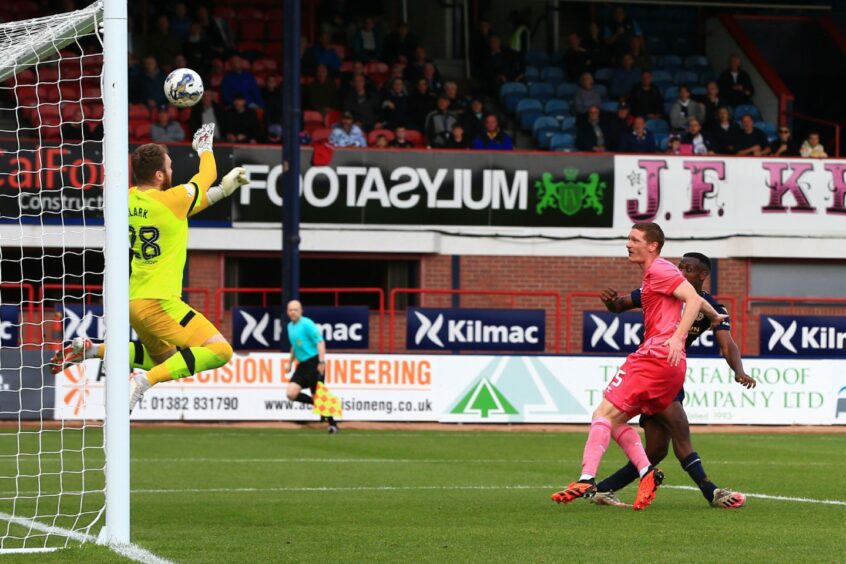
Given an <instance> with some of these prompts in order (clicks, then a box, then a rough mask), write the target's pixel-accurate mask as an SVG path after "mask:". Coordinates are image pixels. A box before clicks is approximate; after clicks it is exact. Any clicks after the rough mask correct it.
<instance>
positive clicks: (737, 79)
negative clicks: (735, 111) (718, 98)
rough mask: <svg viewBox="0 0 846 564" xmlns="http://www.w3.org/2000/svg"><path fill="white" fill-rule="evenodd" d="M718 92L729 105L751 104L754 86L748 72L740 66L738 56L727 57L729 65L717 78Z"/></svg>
mask: <svg viewBox="0 0 846 564" xmlns="http://www.w3.org/2000/svg"><path fill="white" fill-rule="evenodd" d="M718 83H719V85H720V92H721V93H722V94H723V97H724V98H725V101H726V103H727V104H728V105H729V106H732V107H737V106H739V105H741V104H751V103H752V96H753V95H754V94H755V87H754V86H753V85H752V79H751V78H750V77H749V73H748V72H746V71H745V70H743V69H742V68H740V57H739V56H737V55H732V56H731V57H729V66H728V68H727V69H726V70H724V71H723V72H722V73H720V76H719V78H718Z"/></svg>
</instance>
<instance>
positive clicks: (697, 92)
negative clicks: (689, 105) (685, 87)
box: [690, 86, 708, 96]
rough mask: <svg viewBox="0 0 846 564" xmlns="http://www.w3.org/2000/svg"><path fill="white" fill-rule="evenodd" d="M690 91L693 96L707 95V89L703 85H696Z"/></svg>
mask: <svg viewBox="0 0 846 564" xmlns="http://www.w3.org/2000/svg"><path fill="white" fill-rule="evenodd" d="M690 93H691V94H692V95H693V96H707V95H708V89H707V88H705V87H704V86H697V87H695V88H693V89H691V91H690Z"/></svg>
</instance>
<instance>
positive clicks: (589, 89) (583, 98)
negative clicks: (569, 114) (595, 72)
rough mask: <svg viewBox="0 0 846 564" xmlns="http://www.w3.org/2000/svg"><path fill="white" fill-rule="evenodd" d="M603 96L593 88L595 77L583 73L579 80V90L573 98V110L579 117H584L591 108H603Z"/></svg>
mask: <svg viewBox="0 0 846 564" xmlns="http://www.w3.org/2000/svg"><path fill="white" fill-rule="evenodd" d="M601 105H602V95H601V94H600V93H599V91H598V90H597V89H596V88H594V87H593V76H592V75H591V74H590V73H589V72H583V73H582V76H581V78H579V88H578V90H576V95H575V96H573V108H574V109H575V110H576V114H577V115H582V114H584V113H585V112H587V111H588V108H589V107H591V106H601Z"/></svg>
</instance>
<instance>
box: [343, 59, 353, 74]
mask: <svg viewBox="0 0 846 564" xmlns="http://www.w3.org/2000/svg"><path fill="white" fill-rule="evenodd" d="M352 70H353V62H352V61H342V62H341V72H352Z"/></svg>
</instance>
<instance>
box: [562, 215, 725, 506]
mask: <svg viewBox="0 0 846 564" xmlns="http://www.w3.org/2000/svg"><path fill="white" fill-rule="evenodd" d="M663 246H664V232H663V231H662V230H661V227H660V226H658V224H656V223H636V224H634V225H633V226H632V229H631V231H630V232H629V238H628V241H627V242H626V249H627V250H628V253H629V261H631V262H633V263H635V264H637V265H639V266H640V267H641V269H642V270H643V283H642V286H641V300H642V302H643V318H644V336H643V343H642V344H641V345H640V347H638V349H637V350H636V351H635V352H633V353H632V354H630V355H629V356H628V357H627V358H626V362H625V363H624V364H623V366H621V367H620V370H619V371H618V372H617V375H616V376H615V377H614V379H613V380H611V382H610V383H609V384H608V387H606V388H605V394H604V395H605V397H604V399H603V400H602V403H600V404H599V406H598V407H597V408H596V410H595V411H594V412H593V419H592V420H591V425H590V433H589V434H588V438H587V442H586V443H585V450H584V454H583V456H582V475H581V476H580V478H579V480H578V481H577V482H573V483H571V484H570V485H569V486H567V487H566V488H565V489H564V490H562V491H560V492H556V493H554V494H552V500H553V501H555V502H558V503H569V502H571V501H573V500H574V499H578V498H580V497H588V498H589V497H591V496H593V495H594V494H595V493H596V480H595V478H596V473H597V470H598V469H599V463H600V461H601V460H602V455H603V454H604V453H605V450H606V449H607V448H608V444H609V443H610V442H611V438H612V437H613V438H614V440H615V441H617V444H619V445H620V447H622V449H623V451H624V452H625V453H626V456H628V458H629V460H631V461H632V464H634V465H635V467H636V468H637V469H638V473H639V474H640V485H639V486H638V490H637V498H636V499H635V502H634V504H633V505H632V507H633V508H634V509H636V510H641V509H646V507H647V506H648V505H649V504H650V503H652V500H653V499H655V491H656V490H657V489H658V486H659V485H660V484H661V482H662V481H663V479H664V475H663V473H662V472H661V471H660V470H659V469H658V468H655V467H653V466H651V465H650V464H649V458H648V457H647V456H646V452H645V451H644V449H643V444H642V443H641V442H640V435H638V433H637V431H636V430H635V429H634V428H632V427H631V426H630V425H629V424H628V421H629V419H631V418H632V417H634V416H635V415H639V414H641V413H646V414H648V415H649V414H653V413H660V412H661V411H663V410H664V409H665V408H666V407H667V406H668V405H669V404H670V402H672V401H673V398H675V397H676V394H678V392H679V390H680V389H681V387H682V384H684V374H685V370H686V368H687V362H686V360H685V338H686V337H687V332H688V331H689V330H690V327H691V325H693V322H694V321H695V320H696V317H697V316H698V315H699V308H700V307H701V305H702V301H703V300H702V298H701V297H700V296H699V294H698V293H697V292H696V290H695V289H694V288H693V286H691V284H690V282H688V281H687V280H686V279H685V278H684V276H682V274H681V272H679V269H678V268H677V267H676V266H675V265H674V264H673V263H671V262H670V261H668V260H665V259H662V258H660V257H659V255H660V253H661V247H663ZM682 305H684V310H682ZM723 317H724V316H723Z"/></svg>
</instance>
